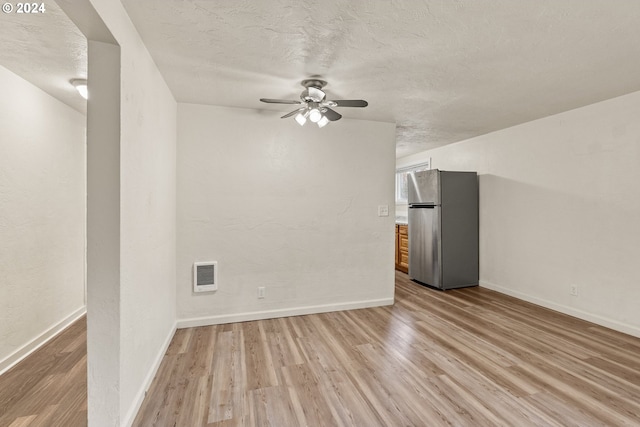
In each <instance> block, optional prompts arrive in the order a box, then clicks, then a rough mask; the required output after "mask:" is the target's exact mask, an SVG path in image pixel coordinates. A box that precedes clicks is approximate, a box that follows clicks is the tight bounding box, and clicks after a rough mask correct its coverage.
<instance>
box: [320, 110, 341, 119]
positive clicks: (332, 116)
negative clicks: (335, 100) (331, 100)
mask: <svg viewBox="0 0 640 427" xmlns="http://www.w3.org/2000/svg"><path fill="white" fill-rule="evenodd" d="M325 109H326V111H324V110H325ZM322 112H323V113H324V116H325V117H326V118H327V119H329V120H331V121H332V122H335V121H336V120H340V119H341V118H342V114H340V113H338V112H336V111H333V110H332V109H331V108H328V107H324V108H323V109H322Z"/></svg>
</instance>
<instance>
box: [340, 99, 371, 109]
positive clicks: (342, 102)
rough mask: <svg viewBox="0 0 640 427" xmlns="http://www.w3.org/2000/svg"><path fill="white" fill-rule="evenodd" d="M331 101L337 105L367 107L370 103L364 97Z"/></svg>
mask: <svg viewBox="0 0 640 427" xmlns="http://www.w3.org/2000/svg"><path fill="white" fill-rule="evenodd" d="M331 102H333V103H335V104H336V105H335V106H336V107H366V106H367V105H369V103H368V102H367V101H365V100H364V99H342V100H340V99H334V100H332V101H331Z"/></svg>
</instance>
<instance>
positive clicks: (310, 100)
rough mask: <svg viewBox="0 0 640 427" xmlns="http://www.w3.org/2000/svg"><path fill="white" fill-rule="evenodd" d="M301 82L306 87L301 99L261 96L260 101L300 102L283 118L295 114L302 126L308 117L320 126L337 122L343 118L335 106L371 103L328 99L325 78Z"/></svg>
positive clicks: (359, 105) (275, 102)
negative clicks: (325, 90) (325, 91)
mask: <svg viewBox="0 0 640 427" xmlns="http://www.w3.org/2000/svg"><path fill="white" fill-rule="evenodd" d="M301 84H302V86H304V87H305V90H303V91H302V93H301V94H300V101H294V100H291V101H290V100H286V99H269V98H260V101H262V102H266V103H267V104H298V105H300V107H299V108H297V109H295V110H293V111H292V112H290V113H287V114H285V115H284V116H282V117H281V118H282V119H286V118H288V117H291V116H295V120H296V122H298V124H300V126H303V125H304V124H305V123H306V122H307V119H308V120H310V121H311V122H312V123H316V124H317V125H318V127H324V126H325V125H326V124H327V123H329V122H335V121H336V120H340V119H341V118H342V115H341V114H340V113H338V112H337V111H335V110H333V109H332V108H334V107H366V106H367V105H369V103H368V102H367V101H364V100H362V99H343V100H333V101H331V100H328V99H326V97H327V94H326V93H324V91H323V90H322V88H323V87H325V86H326V85H327V82H326V81H324V80H318V79H307V80H303V81H302V83H301Z"/></svg>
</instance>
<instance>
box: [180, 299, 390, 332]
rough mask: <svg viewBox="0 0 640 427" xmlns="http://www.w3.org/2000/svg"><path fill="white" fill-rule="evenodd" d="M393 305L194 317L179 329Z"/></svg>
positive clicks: (357, 303) (314, 307)
mask: <svg viewBox="0 0 640 427" xmlns="http://www.w3.org/2000/svg"><path fill="white" fill-rule="evenodd" d="M392 304H393V298H382V299H374V300H365V301H352V302H346V303H338V304H325V305H311V306H305V307H295V308H283V309H277V310H265V311H253V312H247V313H237V314H223V315H219V316H206V317H194V318H190V319H179V320H178V329H182V328H194V327H198V326H209V325H220V324H223V323H235V322H247V321H250V320H262V319H275V318H278V317H289V316H302V315H305V314H317V313H328V312H331V311H342V310H355V309H358V308H369V307H380V306H383V305H392Z"/></svg>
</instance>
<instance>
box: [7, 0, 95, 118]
mask: <svg viewBox="0 0 640 427" xmlns="http://www.w3.org/2000/svg"><path fill="white" fill-rule="evenodd" d="M12 4H13V5H14V11H13V13H2V14H1V16H0V65H2V66H3V67H5V68H6V69H8V70H10V71H12V72H13V73H14V74H17V75H19V76H21V77H22V78H23V79H25V80H27V81H29V82H31V83H32V84H33V85H35V86H37V87H39V88H41V89H42V90H44V91H45V92H47V93H49V94H50V95H52V96H53V97H55V98H57V99H59V100H60V101H62V102H64V103H65V104H67V105H69V106H70V107H72V108H74V109H76V110H78V111H80V112H82V113H85V112H86V107H87V103H86V101H85V100H84V99H83V98H82V97H80V96H79V94H78V92H77V91H76V90H75V88H74V87H73V86H72V85H71V84H70V80H71V79H75V78H86V77H87V40H86V39H85V37H84V36H83V35H82V33H81V32H80V31H79V30H78V29H77V28H76V26H75V25H74V24H73V23H72V22H71V21H70V20H69V18H67V16H66V15H65V14H64V12H62V10H61V9H60V8H59V7H58V5H57V4H56V3H54V2H52V1H48V2H46V3H45V12H44V13H39V14H19V13H16V10H15V5H16V4H17V3H16V2H12ZM38 4H39V3H38Z"/></svg>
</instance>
